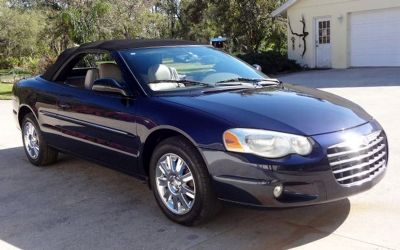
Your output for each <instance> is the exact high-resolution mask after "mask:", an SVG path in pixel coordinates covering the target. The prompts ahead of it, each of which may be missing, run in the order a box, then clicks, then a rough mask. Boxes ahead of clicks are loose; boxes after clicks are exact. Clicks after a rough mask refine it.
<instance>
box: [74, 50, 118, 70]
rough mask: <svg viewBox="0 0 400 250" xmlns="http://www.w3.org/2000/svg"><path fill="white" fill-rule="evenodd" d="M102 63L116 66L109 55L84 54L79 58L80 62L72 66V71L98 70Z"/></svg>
mask: <svg viewBox="0 0 400 250" xmlns="http://www.w3.org/2000/svg"><path fill="white" fill-rule="evenodd" d="M102 63H114V64H116V62H115V60H114V59H113V58H112V57H111V55H110V54H109V53H99V54H86V55H84V56H83V57H81V58H80V60H79V61H78V62H77V63H76V64H75V65H74V67H73V69H90V68H98V66H99V64H102Z"/></svg>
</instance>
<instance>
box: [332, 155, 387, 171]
mask: <svg viewBox="0 0 400 250" xmlns="http://www.w3.org/2000/svg"><path fill="white" fill-rule="evenodd" d="M385 155H386V152H382V153H381V154H379V155H378V156H377V157H375V158H374V159H372V160H370V161H368V162H364V163H361V164H357V165H354V166H351V167H348V168H342V169H338V170H334V171H333V173H334V174H339V173H342V172H346V171H350V170H355V169H361V168H363V167H366V166H368V165H370V164H374V163H375V162H377V161H379V160H381V159H382V157H384V156H385Z"/></svg>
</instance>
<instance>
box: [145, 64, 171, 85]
mask: <svg viewBox="0 0 400 250" xmlns="http://www.w3.org/2000/svg"><path fill="white" fill-rule="evenodd" d="M147 76H148V78H149V82H154V81H162V80H173V79H174V75H173V72H172V71H171V69H170V68H169V67H168V66H166V65H164V64H156V65H153V66H151V67H150V68H149V70H148V74H147Z"/></svg>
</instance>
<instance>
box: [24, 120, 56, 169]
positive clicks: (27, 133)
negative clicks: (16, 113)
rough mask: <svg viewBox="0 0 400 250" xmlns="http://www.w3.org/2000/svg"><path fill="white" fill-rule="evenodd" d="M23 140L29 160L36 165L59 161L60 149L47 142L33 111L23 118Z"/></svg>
mask: <svg viewBox="0 0 400 250" xmlns="http://www.w3.org/2000/svg"><path fill="white" fill-rule="evenodd" d="M21 129H22V141H23V144H24V149H25V154H26V156H27V158H28V160H29V161H30V162H31V163H32V164H34V165H36V166H45V165H49V164H51V163H54V162H55V161H57V156H58V151H57V150H55V149H53V148H51V147H50V146H48V145H47V143H46V142H45V140H44V138H43V136H42V132H41V131H40V129H39V126H38V124H37V122H36V119H35V117H34V116H33V114H32V113H29V114H27V115H25V117H24V118H23V120H22V126H21Z"/></svg>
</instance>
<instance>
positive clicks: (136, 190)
mask: <svg viewBox="0 0 400 250" xmlns="http://www.w3.org/2000/svg"><path fill="white" fill-rule="evenodd" d="M371 70H373V71H375V70H376V69H371ZM352 71H353V70H349V71H334V70H332V71H311V72H303V73H298V74H292V75H286V76H282V77H281V79H284V80H288V79H289V80H290V82H292V83H303V84H304V83H306V82H307V81H305V80H309V79H315V80H313V81H314V82H315V83H317V82H319V81H321V82H322V83H321V84H325V86H324V87H331V88H327V89H326V90H327V91H330V92H333V93H336V94H339V95H342V96H344V97H346V98H348V99H351V100H353V101H355V102H357V103H359V104H360V105H361V106H363V107H364V108H365V109H366V110H368V111H369V112H370V113H371V114H373V115H374V116H375V117H376V119H378V120H379V121H380V122H381V124H382V125H383V127H384V128H385V129H386V131H387V134H388V137H389V143H390V154H391V155H390V161H389V169H388V172H387V175H386V176H385V178H384V179H383V181H382V182H381V183H379V184H378V185H377V186H376V187H375V188H373V189H372V190H370V191H369V192H366V193H363V194H360V195H357V196H354V197H351V198H349V199H345V200H342V201H338V202H334V203H330V204H325V205H319V206H312V207H303V208H291V209H265V210H258V209H249V208H242V207H236V206H231V205H229V206H226V207H225V209H224V210H223V212H222V213H221V214H220V216H219V217H218V218H216V219H215V220H214V221H211V222H210V223H208V224H205V225H201V226H199V227H194V228H187V227H183V226H180V225H177V224H174V223H172V222H170V221H169V220H168V219H166V218H165V217H164V215H163V214H162V213H161V211H160V210H159V208H158V207H157V205H156V203H155V201H154V200H153V196H152V193H151V192H150V191H149V190H148V188H147V186H146V185H145V184H143V183H142V182H140V181H138V180H136V179H134V178H132V177H129V176H126V175H124V174H121V173H118V172H115V171H113V170H109V169H107V168H104V167H100V166H98V165H96V164H93V163H89V162H86V161H83V160H80V159H76V158H73V157H70V156H67V155H62V156H61V157H60V161H59V163H57V164H56V165H53V166H50V167H46V168H37V167H33V166H32V165H30V164H29V163H28V161H27V160H26V158H25V155H24V152H23V149H22V147H21V140H20V133H19V131H18V130H17V129H16V127H15V124H14V121H13V119H12V117H11V103H10V102H7V101H3V102H0V121H1V123H0V249H5V248H22V249H286V248H293V247H301V248H304V249H333V248H335V249H400V237H399V235H400V193H399V192H400V191H399V190H400V182H399V176H400V168H399V166H400V156H399V152H400V130H399V129H398V128H400V77H399V76H400V70H399V69H397V71H396V70H394V71H396V72H397V73H395V74H397V76H398V77H397V78H396V77H393V79H392V80H393V82H392V80H390V81H387V83H388V84H385V83H380V84H381V85H382V86H381V85H379V84H378V83H376V85H377V86H373V87H365V86H362V85H361V84H360V83H361V82H362V80H354V81H355V82H356V83H355V85H356V86H357V87H347V86H339V87H338V86H335V84H332V83H333V82H335V81H336V83H340V82H341V80H339V79H347V82H349V84H350V85H351V82H352V80H350V79H348V78H347V76H346V75H348V74H350V75H351V74H352ZM365 72H369V70H366V71H365ZM378 72H379V70H378ZM383 72H385V69H384V70H383ZM327 75H329V76H330V77H329V79H324V78H325V77H326V76H327ZM374 75H375V74H374ZM345 76H346V77H345ZM364 76H365V74H361V75H359V77H361V78H362V77H364ZM386 76H387V75H386V74H384V75H381V77H386ZM355 78H357V77H355ZM318 79H319V80H318ZM357 79H358V78H357ZM317 80H318V81H317ZM396 82H397V84H396ZM327 84H331V85H327ZM337 85H339V84H337Z"/></svg>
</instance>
